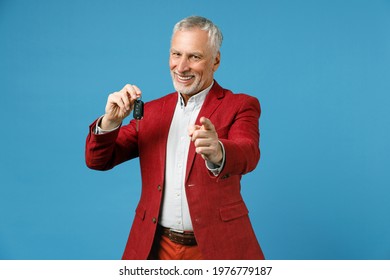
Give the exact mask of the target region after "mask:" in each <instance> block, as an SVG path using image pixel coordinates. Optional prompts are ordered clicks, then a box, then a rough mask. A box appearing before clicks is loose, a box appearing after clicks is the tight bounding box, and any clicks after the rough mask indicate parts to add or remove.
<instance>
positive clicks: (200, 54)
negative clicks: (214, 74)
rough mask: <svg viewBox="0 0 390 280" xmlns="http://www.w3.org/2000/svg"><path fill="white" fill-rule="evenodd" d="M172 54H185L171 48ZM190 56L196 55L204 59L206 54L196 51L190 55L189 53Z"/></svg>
mask: <svg viewBox="0 0 390 280" xmlns="http://www.w3.org/2000/svg"><path fill="white" fill-rule="evenodd" d="M170 52H171V53H181V54H182V53H183V52H181V51H179V50H176V49H173V48H171V49H170ZM188 54H189V55H195V56H199V57H204V54H203V53H202V52H199V51H195V52H190V53H188Z"/></svg>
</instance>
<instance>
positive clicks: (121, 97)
mask: <svg viewBox="0 0 390 280" xmlns="http://www.w3.org/2000/svg"><path fill="white" fill-rule="evenodd" d="M221 43H222V33H221V32H220V30H219V29H218V27H217V26H216V25H214V24H213V23H212V22H211V21H210V20H208V19H206V18H203V17H197V16H193V17H188V18H185V19H183V20H182V21H180V22H178V23H177V24H176V25H175V27H174V30H173V35H172V41H171V49H170V58H169V67H170V71H171V75H172V80H173V85H174V88H175V90H176V92H174V93H171V94H168V95H166V96H164V97H162V98H159V99H157V100H153V101H151V102H147V103H146V104H145V108H144V118H143V119H142V120H141V121H138V120H132V121H130V123H129V124H127V125H122V121H123V119H124V118H126V117H127V116H128V115H129V114H130V112H131V111H132V110H133V107H134V103H135V101H136V100H137V99H139V98H140V97H141V90H140V89H139V88H138V87H137V86H136V85H133V84H127V85H126V86H125V87H123V88H122V89H121V90H120V91H118V92H114V93H112V94H110V95H109V97H108V100H107V104H106V107H105V114H104V116H102V117H100V118H99V119H97V120H96V121H95V122H94V123H93V124H92V125H91V126H90V133H89V135H88V137H87V142H86V163H87V166H88V167H90V168H92V169H97V170H108V169H111V168H113V167H114V166H115V165H117V164H120V163H122V162H124V161H127V160H130V159H133V158H136V157H139V160H140V165H141V176H142V193H141V198H140V201H139V203H138V206H137V208H136V210H135V217H134V221H133V225H132V228H131V231H130V234H129V238H128V241H127V245H126V248H125V251H124V254H123V257H122V258H123V259H264V256H263V253H262V250H261V248H260V245H259V243H258V241H257V239H256V236H255V233H254V231H253V228H252V226H251V223H250V220H249V216H248V209H247V207H246V205H245V203H244V201H243V199H242V196H241V193H240V189H241V185H240V180H241V176H242V175H244V174H246V173H248V172H250V171H252V170H253V169H254V168H255V167H256V165H257V163H258V161H259V158H260V150H259V118H260V104H259V102H258V100H257V99H256V98H254V97H251V96H249V95H246V94H233V93H232V92H231V91H229V90H227V89H224V88H222V87H221V86H220V85H219V84H218V83H217V82H216V81H215V80H214V72H215V71H216V70H217V69H218V67H219V65H220V51H219V50H220V46H221Z"/></svg>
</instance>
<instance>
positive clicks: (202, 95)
mask: <svg viewBox="0 0 390 280" xmlns="http://www.w3.org/2000/svg"><path fill="white" fill-rule="evenodd" d="M213 85H214V81H213V82H212V83H211V85H210V86H209V87H207V88H206V89H204V90H202V91H201V92H199V93H197V94H195V95H193V96H191V97H190V99H188V103H190V102H194V104H195V106H196V105H202V104H203V102H204V100H205V99H206V96H207V94H208V93H209V91H210V89H211V88H212V87H213ZM177 94H178V95H179V100H178V102H180V107H181V108H183V107H184V100H183V97H182V96H181V94H180V93H179V92H178V93H177ZM187 105H188V104H187Z"/></svg>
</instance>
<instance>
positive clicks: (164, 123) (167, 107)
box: [158, 92, 178, 177]
mask: <svg viewBox="0 0 390 280" xmlns="http://www.w3.org/2000/svg"><path fill="white" fill-rule="evenodd" d="M177 98H178V94H177V92H176V93H172V94H171V95H170V96H168V98H166V99H165V100H164V103H163V104H162V107H161V114H160V116H161V118H160V128H159V129H160V133H159V135H160V139H161V141H160V143H161V144H160V145H163V146H162V147H161V148H160V149H158V150H159V151H160V159H161V162H162V165H163V166H164V171H163V172H164V177H165V168H166V167H165V165H166V164H165V160H166V153H167V142H168V134H169V129H170V127H171V122H172V118H173V114H174V112H175V108H176V104H177Z"/></svg>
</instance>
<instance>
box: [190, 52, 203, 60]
mask: <svg viewBox="0 0 390 280" xmlns="http://www.w3.org/2000/svg"><path fill="white" fill-rule="evenodd" d="M191 59H192V60H194V61H199V60H201V59H202V58H201V57H200V56H199V55H195V54H194V55H192V56H191Z"/></svg>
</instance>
